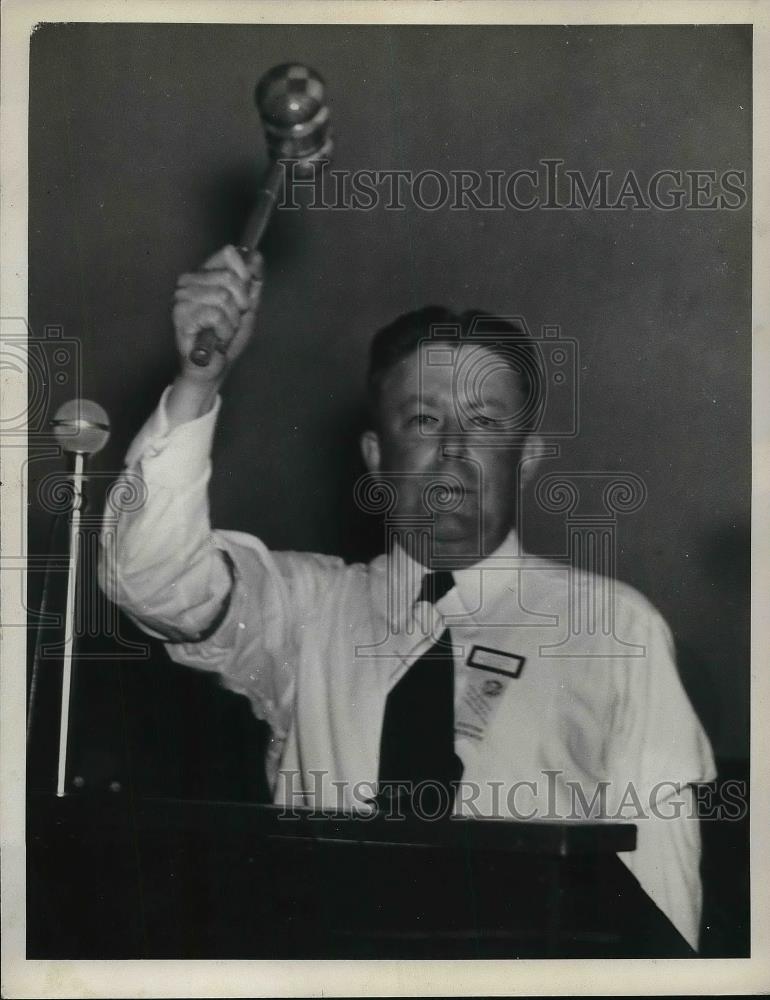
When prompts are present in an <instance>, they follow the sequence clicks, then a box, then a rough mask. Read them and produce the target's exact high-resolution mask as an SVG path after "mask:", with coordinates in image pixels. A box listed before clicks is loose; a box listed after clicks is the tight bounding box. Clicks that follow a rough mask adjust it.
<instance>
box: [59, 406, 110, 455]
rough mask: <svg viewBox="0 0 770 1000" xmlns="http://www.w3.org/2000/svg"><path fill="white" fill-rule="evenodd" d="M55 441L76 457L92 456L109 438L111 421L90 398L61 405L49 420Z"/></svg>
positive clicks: (101, 408) (102, 409)
mask: <svg viewBox="0 0 770 1000" xmlns="http://www.w3.org/2000/svg"><path fill="white" fill-rule="evenodd" d="M51 426H52V427H53V433H54V437H55V438H56V440H57V441H58V442H59V444H60V445H61V446H62V448H63V449H64V450H65V451H68V452H72V453H74V454H75V455H95V454H96V452H97V451H101V450H102V448H103V447H104V446H105V445H106V444H107V441H108V440H109V437H110V418H109V417H108V416H107V413H106V412H105V410H104V408H103V407H101V406H99V404H98V403H95V402H94V401H93V400H92V399H71V400H69V402H67V403H63V404H62V405H61V406H60V407H59V409H58V410H57V411H56V413H55V414H54V417H53V420H52V421H51Z"/></svg>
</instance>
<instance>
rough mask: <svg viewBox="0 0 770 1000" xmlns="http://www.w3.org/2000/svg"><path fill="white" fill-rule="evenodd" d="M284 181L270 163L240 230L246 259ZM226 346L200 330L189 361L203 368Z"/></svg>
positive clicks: (279, 168) (280, 169)
mask: <svg viewBox="0 0 770 1000" xmlns="http://www.w3.org/2000/svg"><path fill="white" fill-rule="evenodd" d="M282 179H283V167H282V165H281V164H280V163H273V164H272V166H271V167H270V169H269V170H268V171H267V173H266V174H265V176H264V177H263V178H262V184H261V185H260V189H259V194H258V196H257V203H256V205H255V206H254V208H253V210H252V212H251V215H250V216H249V219H248V222H247V223H246V227H245V228H244V230H243V236H242V237H241V242H240V246H239V247H238V250H239V252H240V254H241V256H242V257H243V259H244V260H245V259H246V258H247V257H248V256H249V255H250V254H251V253H253V252H254V251H255V250H256V249H257V247H258V246H259V241H260V240H261V239H262V236H263V235H264V232H265V230H266V229H267V224H268V222H270V217H271V216H272V214H273V209H274V208H275V205H276V202H277V201H278V194H279V192H280V190H281V181H282ZM225 350H226V348H225V346H224V345H223V344H222V341H221V340H220V339H219V337H217V335H216V331H214V330H212V329H206V330H199V331H198V333H197V334H196V337H195V347H193V349H192V350H191V351H190V361H192V363H193V364H194V365H198V367H199V368H206V367H208V365H209V364H210V362H211V358H212V356H213V354H214V351H222V352H223V353H224V351H225Z"/></svg>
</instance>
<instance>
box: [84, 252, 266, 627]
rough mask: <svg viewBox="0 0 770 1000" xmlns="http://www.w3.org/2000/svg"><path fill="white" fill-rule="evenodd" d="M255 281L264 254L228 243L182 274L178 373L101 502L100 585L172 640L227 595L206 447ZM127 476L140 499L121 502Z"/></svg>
mask: <svg viewBox="0 0 770 1000" xmlns="http://www.w3.org/2000/svg"><path fill="white" fill-rule="evenodd" d="M261 288H262V259H261V257H260V256H259V255H258V254H255V255H253V257H252V258H251V259H250V260H249V262H248V264H247V263H245V262H244V261H243V260H242V258H241V256H240V255H239V253H238V252H237V251H236V250H235V248H234V247H232V246H228V247H225V248H224V249H223V250H221V251H219V252H218V253H217V254H215V255H214V256H213V257H211V258H210V259H209V260H208V261H206V263H205V264H204V265H203V267H202V268H201V269H200V270H199V271H196V272H194V273H191V274H184V275H182V276H181V278H180V279H179V281H178V284H177V288H176V292H175V296H174V310H173V320H174V334H175V342H176V348H177V353H178V356H179V372H178V375H177V376H176V378H175V380H174V382H173V384H172V385H171V386H170V387H169V388H168V389H166V391H165V392H164V394H163V397H162V399H161V402H160V404H159V406H158V408H157V409H156V411H155V413H154V414H153V415H152V416H151V417H150V419H149V420H148V422H147V423H146V424H145V426H144V427H143V428H142V430H141V431H140V433H139V435H138V436H137V438H136V439H135V441H134V442H133V444H132V446H131V448H130V449H129V452H128V455H127V457H126V470H125V472H124V474H123V477H122V479H121V480H119V481H118V483H117V484H116V486H115V488H114V489H113V492H112V494H111V497H112V498H113V501H112V502H108V505H107V511H106V516H105V522H104V530H103V533H102V548H101V562H100V580H101V583H102V586H103V588H104V589H105V591H106V592H107V594H108V595H109V596H110V597H111V598H112V600H114V601H115V602H116V603H118V604H120V605H121V606H122V607H123V608H124V610H125V611H126V612H127V613H128V614H129V615H131V617H133V618H134V619H135V620H136V621H137V622H138V623H139V624H140V625H141V626H142V627H143V628H144V629H145V630H146V631H148V632H150V633H151V634H153V635H155V636H157V637H160V638H163V639H167V640H170V641H172V642H184V641H189V642H196V641H198V642H199V641H201V640H202V639H204V638H205V637H206V636H207V635H209V634H211V633H212V632H213V631H214V630H215V629H216V627H217V625H218V623H219V621H220V620H222V619H223V616H224V615H225V614H226V611H227V607H228V604H229V601H230V597H231V589H232V584H233V579H234V566H233V560H232V558H231V557H230V556H229V555H228V554H227V552H226V546H225V545H223V543H222V539H221V538H220V537H219V536H217V535H216V534H214V533H212V531H211V526H210V522H209V510H208V481H209V478H210V475H211V463H210V458H209V452H210V447H211V440H212V436H213V432H214V425H215V422H216V417H217V413H218V410H219V399H218V394H219V390H220V388H221V386H222V383H223V382H224V380H225V377H226V375H227V372H228V371H229V370H230V368H231V367H232V365H233V363H234V362H235V361H236V359H237V358H238V357H239V356H240V355H241V354H242V352H243V350H244V349H245V347H246V345H247V344H248V342H249V340H250V339H251V337H252V335H253V331H254V325H255V316H256V311H257V306H258V303H259V296H260V292H261ZM207 328H210V329H213V330H214V331H215V333H216V336H217V338H218V349H217V350H216V351H214V352H213V355H212V358H211V361H210V364H209V365H208V366H207V367H198V366H196V365H195V364H193V363H192V362H191V361H190V353H191V351H192V349H193V347H194V344H195V338H196V334H197V333H198V332H199V331H200V330H202V329H207ZM128 479H133V481H134V482H133V485H134V487H135V489H136V490H137V491H138V492H139V493H140V494H141V495H142V502H141V503H140V504H139V505H138V508H137V509H124V510H120V509H119V500H120V497H121V495H122V494H123V493H124V492H125V485H126V481H127V480H128Z"/></svg>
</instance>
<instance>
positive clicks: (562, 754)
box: [101, 247, 714, 947]
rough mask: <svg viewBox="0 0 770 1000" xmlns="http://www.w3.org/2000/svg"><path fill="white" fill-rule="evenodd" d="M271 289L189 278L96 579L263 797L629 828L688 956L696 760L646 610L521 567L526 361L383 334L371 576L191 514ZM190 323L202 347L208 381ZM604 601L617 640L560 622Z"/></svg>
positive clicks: (377, 363)
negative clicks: (197, 690) (201, 704)
mask: <svg viewBox="0 0 770 1000" xmlns="http://www.w3.org/2000/svg"><path fill="white" fill-rule="evenodd" d="M261 285H262V262H261V259H260V258H259V257H258V256H255V257H254V258H252V260H251V261H250V262H249V265H248V266H247V265H246V264H245V263H244V261H243V260H242V259H241V257H240V256H239V255H238V253H237V252H236V251H235V249H234V248H232V247H226V248H225V249H223V250H222V251H221V252H219V253H218V254H216V255H215V256H214V257H212V258H211V259H210V260H209V261H208V262H207V263H206V264H205V265H204V266H203V268H202V269H201V270H200V271H198V272H196V273H194V274H189V275H184V276H182V278H181V279H180V280H179V284H178V288H177V291H176V300H175V307H174V325H175V331H176V345H177V350H178V353H179V358H180V372H179V374H178V376H177V377H176V379H175V380H174V382H173V384H172V385H171V386H170V387H169V388H168V389H167V390H166V391H165V393H164V395H163V397H162V400H161V403H160V405H159V407H158V409H157V410H156V412H155V413H154V414H153V416H152V417H151V418H150V420H149V421H148V423H147V424H146V425H145V427H144V428H143V429H142V431H141V432H140V434H139V435H138V437H137V439H136V440H135V441H134V443H133V445H132V446H131V449H130V450H129V453H128V456H127V460H126V464H127V467H128V470H129V471H130V472H132V473H133V474H138V475H140V476H141V477H142V479H143V481H144V483H145V485H146V489H147V502H146V503H145V505H144V506H143V507H142V508H141V509H140V510H136V511H131V512H124V513H123V514H122V515H121V517H120V522H119V524H118V526H117V543H116V545H115V546H114V547H113V545H112V544H111V543H109V538H108V536H107V535H105V544H104V545H103V551H102V564H101V581H102V586H103V587H104V588H105V590H106V591H107V593H108V594H109V595H110V596H111V597H112V598H113V599H114V600H115V601H117V602H118V603H120V604H121V605H122V606H123V607H124V609H125V610H126V611H127V612H128V613H129V614H130V615H131V616H132V617H133V618H134V619H135V620H136V621H137V622H138V623H139V624H140V625H141V626H142V627H143V628H144V629H145V630H146V631H147V632H149V633H150V634H151V635H154V636H157V637H159V638H161V639H163V640H164V641H165V642H166V645H167V649H168V651H169V653H170V655H171V656H172V658H173V659H175V660H177V661H179V662H181V663H186V664H189V665H190V666H193V667H198V668H201V669H206V670H212V671H216V672H218V673H219V674H220V676H221V678H222V681H223V682H224V683H225V684H226V685H227V686H228V687H229V688H231V689H232V690H234V691H237V692H240V693H242V694H244V695H246V696H247V697H248V698H249V699H250V701H251V704H252V706H253V709H254V712H255V714H256V715H257V716H258V717H259V718H262V719H264V720H266V721H267V722H268V723H269V726H270V729H271V733H272V739H271V743H270V748H269V751H268V758H267V771H268V777H269V780H270V782H271V786H272V788H273V790H274V792H273V794H274V799H275V801H276V802H279V803H280V802H283V803H286V804H294V803H296V802H297V800H298V799H299V800H301V801H304V802H305V803H306V804H308V805H315V806H317V807H323V806H325V807H327V808H328V807H336V808H340V807H342V808H345V809H351V810H366V809H372V808H373V804H377V803H379V805H380V806H381V807H385V808H394V806H395V807H398V808H400V807H401V806H402V805H404V804H405V805H406V807H408V808H412V809H416V810H419V809H422V810H423V811H424V812H426V813H429V814H430V815H436V814H438V812H439V811H440V810H441V809H442V808H444V809H452V810H454V811H456V812H459V813H465V814H469V815H477V816H478V815H487V816H489V815H492V816H494V815H497V816H514V817H517V818H533V819H534V818H538V819H543V818H546V819H547V818H551V819H557V818H562V819H563V818H567V819H569V818H573V819H575V818H581V812H582V818H597V817H610V818H613V817H614V818H617V819H625V820H633V821H635V822H637V823H638V848H637V851H636V852H634V853H632V854H628V855H623V856H622V857H623V860H624V861H625V863H626V864H627V865H628V866H629V868H630V869H631V870H632V871H633V872H634V874H635V875H636V877H637V878H638V879H639V881H640V883H641V885H642V887H643V888H644V889H645V890H646V892H647V893H648V894H649V895H650V896H651V897H652V899H653V900H654V901H655V902H656V903H657V905H658V906H659V907H660V908H661V909H662V910H663V911H664V912H665V913H666V914H667V916H668V917H669V919H670V920H671V921H672V922H673V923H674V924H675V926H676V927H677V928H678V929H679V931H680V933H681V934H682V935H683V936H684V937H685V938H686V940H687V941H688V942H689V943H690V944H691V945H692V946H693V947H697V935H698V926H699V916H700V898H701V887H700V879H699V873H698V865H699V855H700V841H699V832H698V825H697V820H695V819H694V818H692V815H691V813H692V809H691V806H692V791H691V787H690V786H691V785H692V784H694V783H697V782H702V781H709V780H712V779H713V777H714V764H713V759H712V755H711V749H710V747H709V744H708V741H707V739H706V737H705V734H704V732H703V730H702V728H701V726H700V724H699V722H698V720H697V718H696V717H695V714H694V712H693V710H692V707H691V706H690V703H689V701H688V699H687V696H686V694H685V693H684V690H683V688H682V686H681V683H680V681H679V678H678V676H677V672H676V668H675V665H674V661H673V651H672V639H671V633H670V631H669V629H668V627H667V626H666V624H665V622H664V621H663V620H662V618H661V617H660V615H659V614H658V613H657V612H656V611H655V610H654V609H653V608H652V607H651V606H650V604H649V603H648V602H647V601H646V600H645V599H644V598H643V597H642V596H641V595H640V594H638V593H636V592H635V591H633V590H632V589H631V588H629V587H627V586H624V585H622V584H620V583H617V582H615V581H605V580H602V579H601V578H598V577H593V576H591V575H590V574H587V573H581V572H579V571H578V570H577V569H575V568H573V567H564V566H561V565H559V564H557V563H555V562H550V561H548V560H544V559H539V558H535V557H532V556H528V555H526V554H524V553H522V551H521V549H520V546H519V542H518V538H517V534H516V519H517V510H516V505H517V497H518V495H519V485H520V477H521V479H524V478H526V477H527V476H528V475H531V473H532V469H533V468H534V464H535V462H534V459H535V457H536V454H537V450H538V438H537V436H536V433H535V430H534V428H535V426H536V423H537V418H538V415H539V406H540V402H541V395H542V394H541V393H540V392H539V389H538V377H539V376H538V366H537V357H536V352H535V351H534V350H533V348H532V345H531V343H529V342H527V341H526V340H525V338H523V337H521V336H520V335H518V334H517V331H516V330H515V328H513V327H511V325H510V324H505V323H502V322H495V321H494V319H493V318H490V317H486V320H487V329H486V333H484V332H483V330H482V334H481V335H477V332H478V331H476V330H475V327H474V324H473V323H471V322H470V316H468V315H465V316H462V317H453V316H452V314H450V313H448V312H446V311H444V310H439V309H428V310H423V311H420V312H418V313H413V314H409V315H407V316H404V317H401V318H400V319H399V320H397V321H396V322H395V323H393V324H391V326H390V327H387V328H385V329H384V330H382V331H380V333H379V334H378V335H377V337H376V338H375V340H374V343H373V346H372V352H371V363H370V371H369V379H368V393H369V404H370V420H369V424H370V426H369V428H368V429H367V430H366V432H365V433H364V434H363V436H362V440H361V446H362V453H363V457H364V461H365V463H366V466H367V468H368V469H369V471H370V474H371V478H370V480H369V481H368V482H364V483H363V484H360V489H359V501H360V502H361V503H363V504H364V505H370V506H372V507H376V506H379V507H380V509H384V510H385V512H386V525H387V527H388V530H389V539H388V544H387V548H386V551H385V552H384V553H383V554H382V555H381V556H379V557H377V558H376V559H374V560H373V561H372V562H371V563H369V564H368V565H362V564H356V565H346V564H344V563H343V562H342V560H340V559H337V558H333V557H329V556H321V555H311V554H300V553H294V552H282V553H278V552H271V551H269V550H268V549H267V548H266V547H265V545H264V544H263V543H262V542H260V541H259V540H258V539H256V538H254V537H252V536H250V535H246V534H243V533H240V532H232V531H212V529H211V527H210V524H209V515H208V503H207V484H208V480H209V476H210V473H211V466H210V460H209V450H210V445H211V438H212V435H213V431H214V425H215V422H216V418H217V413H218V410H219V396H218V393H219V390H220V387H221V385H222V383H223V382H224V379H225V376H226V374H227V371H228V370H229V369H230V368H231V367H232V365H233V364H234V363H235V362H236V360H237V358H238V357H239V356H240V355H241V353H242V352H243V350H244V349H245V347H246V345H247V343H248V341H249V339H250V337H251V335H252V330H253V327H254V321H255V315H256V310H257V306H258V300H259V294H260V289H261ZM490 320H491V323H490ZM482 327H483V324H482ZM205 328H213V329H214V330H215V332H216V334H217V337H218V350H217V351H216V352H215V353H214V355H213V358H212V361H211V364H210V365H209V366H208V367H204V368H200V367H196V366H195V365H194V364H192V363H191V362H190V360H189V357H190V352H191V350H192V348H193V346H194V344H195V338H196V335H197V333H198V332H199V331H200V330H202V329H205ZM490 330H491V333H492V336H491V337H490V336H489V333H490ZM602 587H609V588H611V589H612V617H613V628H612V629H611V630H610V632H611V634H608V633H607V632H606V631H603V630H602V629H596V628H594V627H591V626H590V625H589V626H588V627H583V628H577V629H576V628H575V627H574V625H575V622H574V612H575V608H574V596H575V594H576V593H577V594H578V595H579V596H580V601H582V600H583V596H582V595H586V596H587V597H588V599H589V602H588V603H589V604H590V599H591V596H592V595H593V594H594V593H595V592H596V590H597V588H602ZM567 640H569V641H567ZM420 789H421V790H422V791H426V790H427V791H428V792H431V791H432V793H433V794H432V795H430V794H429V795H427V796H422V795H418V791H419V790H420ZM597 803H598V804H597ZM629 805H632V806H635V807H637V809H638V808H640V807H642V806H643V807H644V809H643V812H644V814H643V815H639V814H638V812H637V813H632V814H629V812H628V811H625V812H624V811H623V810H624V809H627V807H628V806H629ZM576 810H577V811H576Z"/></svg>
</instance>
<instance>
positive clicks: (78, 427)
mask: <svg viewBox="0 0 770 1000" xmlns="http://www.w3.org/2000/svg"><path fill="white" fill-rule="evenodd" d="M51 425H52V427H53V433H54V436H55V438H56V440H57V441H58V442H59V444H60V445H61V446H62V448H63V449H64V450H65V451H67V452H70V453H71V454H74V456H75V461H74V465H73V470H72V513H71V517H70V525H69V550H68V556H67V608H66V612H65V617H64V622H65V633H64V644H63V650H62V689H61V709H60V718H59V763H58V768H57V773H56V794H57V796H59V797H61V796H62V795H64V794H65V782H66V777H67V753H68V744H69V718H70V699H71V694H72V659H73V654H74V647H75V634H76V628H75V625H76V605H77V599H78V598H77V595H78V564H79V552H80V522H81V516H82V512H83V503H84V493H83V489H84V481H85V462H86V455H94V454H96V452H97V451H101V449H102V448H103V447H104V446H105V445H106V444H107V441H108V440H109V437H110V418H109V417H108V416H107V414H106V412H105V410H104V408H103V407H101V406H99V404H98V403H95V402H94V401H93V400H92V399H71V400H69V402H67V403H63V404H62V405H61V406H60V407H59V409H58V410H57V411H56V413H55V414H54V416H53V420H52V421H51ZM38 642H39V636H38V641H36V647H35V659H34V661H33V671H32V683H33V687H34V686H35V685H36V683H37V671H38V666H39V663H38V657H39V645H38ZM31 704H32V698H30V711H31Z"/></svg>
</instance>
